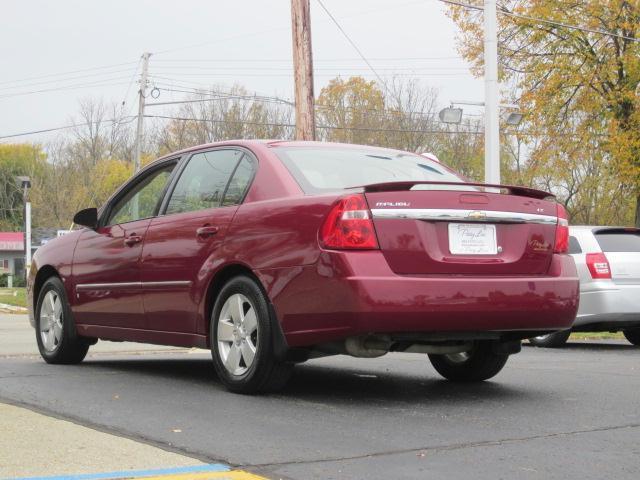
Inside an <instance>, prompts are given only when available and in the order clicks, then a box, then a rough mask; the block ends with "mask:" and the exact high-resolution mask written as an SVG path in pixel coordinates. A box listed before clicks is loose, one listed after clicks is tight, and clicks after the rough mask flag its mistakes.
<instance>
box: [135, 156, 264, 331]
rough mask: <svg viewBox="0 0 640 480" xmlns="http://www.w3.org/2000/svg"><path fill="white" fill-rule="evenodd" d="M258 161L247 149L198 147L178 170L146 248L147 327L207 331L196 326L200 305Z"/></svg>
mask: <svg viewBox="0 0 640 480" xmlns="http://www.w3.org/2000/svg"><path fill="white" fill-rule="evenodd" d="M256 165H257V163H256V160H255V159H254V158H253V157H252V156H251V155H250V154H249V153H247V152H245V151H244V150H240V149H234V148H220V149H216V150H210V151H206V152H198V153H194V154H193V155H192V156H191V157H190V158H189V159H188V161H187V162H186V164H185V165H184V167H183V169H182V171H181V172H180V173H179V174H178V177H177V180H176V181H175V182H174V183H175V185H174V186H173V187H172V188H171V191H170V193H169V194H168V195H167V199H166V200H165V202H164V203H165V204H164V205H163V207H162V211H163V214H162V215H160V216H158V217H157V218H154V219H153V220H152V221H151V224H150V226H149V229H148V230H147V234H146V236H145V242H144V248H143V251H142V273H141V275H142V285H143V290H144V309H145V315H146V325H147V328H148V329H150V330H156V331H165V332H180V333H205V332H196V325H198V324H199V323H198V319H199V317H198V306H199V305H200V304H201V302H202V301H203V299H204V296H205V295H206V293H207V292H206V288H207V285H208V281H209V279H210V278H211V275H210V272H211V271H212V270H213V269H215V268H216V266H217V265H218V262H220V261H221V260H222V256H221V253H220V249H221V247H222V245H223V243H224V238H225V235H226V232H227V229H228V227H229V224H230V223H231V220H232V219H233V216H234V215H235V212H236V210H237V208H238V205H239V204H240V203H242V201H243V199H244V196H245V194H246V191H247V189H248V186H249V183H250V182H251V180H252V179H253V174H254V171H255V168H256Z"/></svg>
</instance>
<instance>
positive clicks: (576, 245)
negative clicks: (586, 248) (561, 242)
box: [569, 237, 582, 253]
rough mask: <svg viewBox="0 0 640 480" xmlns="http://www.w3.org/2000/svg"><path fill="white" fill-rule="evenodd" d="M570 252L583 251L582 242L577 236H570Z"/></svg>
mask: <svg viewBox="0 0 640 480" xmlns="http://www.w3.org/2000/svg"><path fill="white" fill-rule="evenodd" d="M569 253H582V248H580V242H578V239H577V238H576V237H569Z"/></svg>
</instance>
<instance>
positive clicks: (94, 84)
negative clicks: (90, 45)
mask: <svg viewBox="0 0 640 480" xmlns="http://www.w3.org/2000/svg"><path fill="white" fill-rule="evenodd" d="M128 78H129V77H128V76H126V77H114V78H108V79H102V80H98V81H96V82H91V83H77V84H75V85H65V86H63V87H53V88H44V89H40V90H30V91H26V92H16V93H6V94H3V95H0V99H3V98H10V97H22V96H25V95H33V94H35V93H46V92H57V91H60V90H75V89H78V88H86V87H111V86H114V85H124V84H126V83H127V82H117V83H104V82H112V81H116V80H122V79H128Z"/></svg>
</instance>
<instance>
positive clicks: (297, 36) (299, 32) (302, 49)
mask: <svg viewBox="0 0 640 480" xmlns="http://www.w3.org/2000/svg"><path fill="white" fill-rule="evenodd" d="M291 27H292V28H291V30H292V35H293V76H294V81H295V91H296V95H295V100H296V140H315V139H316V121H315V116H314V111H313V101H314V96H313V56H312V53H311V17H310V7H309V0H291Z"/></svg>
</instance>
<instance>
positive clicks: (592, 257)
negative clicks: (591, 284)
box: [586, 253, 611, 280]
mask: <svg viewBox="0 0 640 480" xmlns="http://www.w3.org/2000/svg"><path fill="white" fill-rule="evenodd" d="M586 260H587V267H589V272H591V278H593V279H595V280H597V279H602V278H608V279H610V278H611V267H610V266H609V260H607V256H606V255H605V254H604V253H587V256H586Z"/></svg>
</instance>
